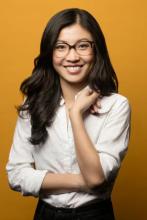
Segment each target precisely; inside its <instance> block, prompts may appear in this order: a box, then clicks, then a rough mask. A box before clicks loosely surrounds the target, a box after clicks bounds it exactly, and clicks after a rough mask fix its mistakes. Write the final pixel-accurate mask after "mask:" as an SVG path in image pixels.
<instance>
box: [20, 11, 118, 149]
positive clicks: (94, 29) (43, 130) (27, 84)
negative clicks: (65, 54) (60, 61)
mask: <svg viewBox="0 0 147 220" xmlns="http://www.w3.org/2000/svg"><path fill="white" fill-rule="evenodd" d="M75 23H79V24H80V25H81V26H82V27H84V28H85V29H86V30H88V31H89V32H90V33H91V35H92V37H93V41H94V45H95V61H94V64H93V68H92V70H91V73H90V74H89V78H88V84H89V86H90V87H91V88H92V89H93V90H95V91H100V93H101V95H102V96H108V95H110V94H111V93H113V92H115V93H117V92H118V80H117V76H116V74H115V71H114V69H113V67H112V64H111V62H110V58H109V54H108V50H107V47H106V42H105V38H104V35H103V33H102V30H101V28H100V26H99V24H98V22H97V21H96V19H95V18H94V17H93V16H92V15H91V14H90V13H89V12H87V11H85V10H83V9H78V8H70V9H65V10H63V11H60V12H58V13H57V14H56V15H54V16H53V17H52V18H51V19H50V20H49V22H48V23H47V25H46V28H45V30H44V32H43V36H42V39H41V44H40V53H39V55H38V56H37V57H36V58H35V59H34V68H33V70H32V74H31V76H30V77H28V78H27V79H25V80H24V81H23V82H22V84H21V86H20V90H21V92H22V94H23V95H24V96H25V97H26V99H25V101H24V103H23V104H22V105H20V106H18V108H17V110H18V113H19V115H20V116H22V113H23V112H27V113H28V114H29V115H30V118H31V137H30V139H29V141H30V142H31V143H32V144H33V145H39V144H43V143H45V141H46V139H47V137H48V132H47V127H50V126H51V125H52V123H53V121H54V117H55V114H56V111H57V109H58V107H59V103H60V98H61V94H62V91H61V86H60V81H59V76H58V73H57V72H56V71H55V69H54V68H53V64H52V55H53V49H54V45H55V43H56V41H57V38H58V35H59V33H60V31H61V30H62V29H63V28H64V27H67V26H70V25H72V24H75Z"/></svg>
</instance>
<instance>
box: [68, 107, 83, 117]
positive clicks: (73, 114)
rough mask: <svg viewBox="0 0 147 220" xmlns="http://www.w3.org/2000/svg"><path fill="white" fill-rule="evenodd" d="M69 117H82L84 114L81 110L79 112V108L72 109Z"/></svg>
mask: <svg viewBox="0 0 147 220" xmlns="http://www.w3.org/2000/svg"><path fill="white" fill-rule="evenodd" d="M69 116H70V117H81V116H82V112H81V110H79V109H77V108H71V109H69Z"/></svg>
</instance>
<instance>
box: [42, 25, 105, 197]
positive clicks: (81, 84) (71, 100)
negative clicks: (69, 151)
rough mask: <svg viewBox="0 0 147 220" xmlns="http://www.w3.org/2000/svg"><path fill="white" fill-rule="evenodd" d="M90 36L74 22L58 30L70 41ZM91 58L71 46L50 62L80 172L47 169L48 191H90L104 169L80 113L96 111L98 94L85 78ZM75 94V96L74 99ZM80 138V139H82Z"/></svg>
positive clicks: (44, 187) (99, 182)
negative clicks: (75, 68) (74, 68)
mask: <svg viewBox="0 0 147 220" xmlns="http://www.w3.org/2000/svg"><path fill="white" fill-rule="evenodd" d="M83 38H84V39H87V40H91V41H92V40H93V39H92V36H91V34H90V33H89V32H88V31H87V30H86V29H84V28H83V27H82V26H81V25H80V24H78V23H76V24H73V25H71V26H68V27H65V28H63V29H62V30H61V32H60V34H59V37H58V40H62V41H65V42H67V43H69V44H71V45H73V44H75V43H76V42H77V41H78V40H81V39H83ZM93 61H94V54H93V53H92V54H90V55H88V56H79V55H78V54H77V53H76V51H75V50H74V49H71V50H70V51H69V53H68V54H67V56H66V57H64V58H58V57H56V56H55V54H54V53H53V66H54V68H55V70H56V72H57V73H58V74H59V78H60V84H61V88H62V93H63V97H64V99H65V106H66V113H67V117H68V118H69V119H70V121H71V126H72V130H73V136H74V142H75V150H76V156H77V161H78V165H79V168H80V171H81V173H80V174H51V173H47V175H46V176H45V178H44V181H43V183H42V187H41V188H42V189H41V190H43V191H44V192H47V193H64V192H72V191H86V192H89V191H91V190H93V189H96V188H97V187H99V186H101V185H102V184H103V183H104V181H105V177H104V173H103V170H102V167H101V164H100V159H99V155H98V153H97V151H96V149H95V147H94V144H93V143H92V141H91V139H90V137H89V136H88V133H87V131H86V129H85V126H84V121H83V114H84V112H86V111H87V110H89V109H90V111H91V113H95V112H98V109H99V108H100V104H99V101H98V97H99V94H98V93H96V92H95V91H92V90H91V89H90V88H89V87H88V86H87V78H88V75H89V74H90V70H91V68H92V65H93ZM78 65H82V68H81V69H80V71H78V73H77V74H71V73H70V70H69V69H68V68H66V67H67V66H78ZM75 95H77V98H76V100H75ZM81 140H82V141H81Z"/></svg>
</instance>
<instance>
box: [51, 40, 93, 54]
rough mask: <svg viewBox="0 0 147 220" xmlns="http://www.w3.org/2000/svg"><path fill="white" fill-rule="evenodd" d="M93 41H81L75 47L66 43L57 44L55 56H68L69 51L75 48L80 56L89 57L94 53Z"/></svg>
mask: <svg viewBox="0 0 147 220" xmlns="http://www.w3.org/2000/svg"><path fill="white" fill-rule="evenodd" d="M93 45H94V42H93V41H89V40H80V41H77V42H76V43H75V44H74V45H70V44H68V43H66V42H57V43H56V45H55V47H54V55H55V56H56V57H59V58H62V57H65V56H67V55H68V53H69V51H70V50H71V49H72V48H73V49H75V51H76V52H77V54H79V55H80V56H88V55H90V54H92V53H93Z"/></svg>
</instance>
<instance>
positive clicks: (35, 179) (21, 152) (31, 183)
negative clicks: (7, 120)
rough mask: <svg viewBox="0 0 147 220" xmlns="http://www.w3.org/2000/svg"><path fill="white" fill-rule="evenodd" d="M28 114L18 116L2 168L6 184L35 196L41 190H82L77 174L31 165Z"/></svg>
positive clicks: (58, 191) (82, 186)
mask: <svg viewBox="0 0 147 220" xmlns="http://www.w3.org/2000/svg"><path fill="white" fill-rule="evenodd" d="M30 135H31V125H30V120H29V118H25V119H22V118H20V117H19V118H18V121H17V125H16V129H15V133H14V138H13V144H12V147H11V151H10V156H9V161H8V163H7V166H6V169H7V173H8V179H9V184H10V187H11V188H12V189H13V190H16V191H19V192H21V193H22V194H23V195H33V196H38V195H39V193H40V189H41V192H46V193H47V192H48V193H52V194H54V193H63V192H67V191H68V192H72V191H83V190H86V184H85V182H84V180H83V178H82V176H81V175H78V174H77V175H76V174H53V173H48V170H37V169H35V168H34V166H33V164H34V158H33V148H34V146H32V145H31V144H30V142H29V140H28V139H29V137H30Z"/></svg>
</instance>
